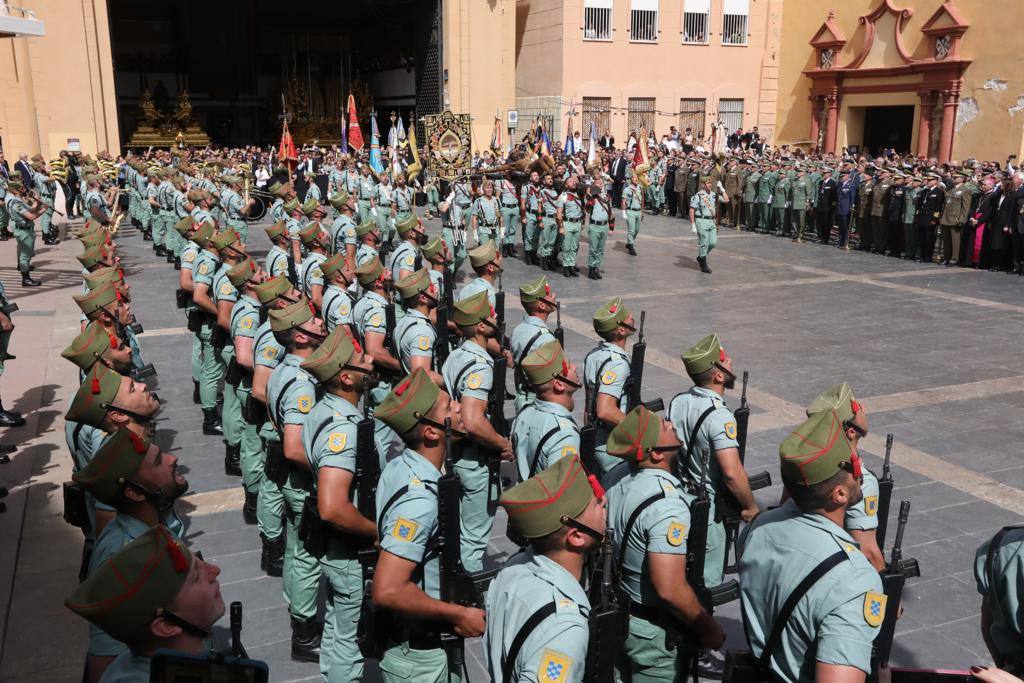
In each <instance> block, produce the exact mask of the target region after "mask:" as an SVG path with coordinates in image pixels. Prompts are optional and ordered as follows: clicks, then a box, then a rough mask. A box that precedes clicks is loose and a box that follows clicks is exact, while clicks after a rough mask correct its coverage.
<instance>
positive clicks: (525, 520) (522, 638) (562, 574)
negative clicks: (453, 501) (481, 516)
mask: <svg viewBox="0 0 1024 683" xmlns="http://www.w3.org/2000/svg"><path fill="white" fill-rule="evenodd" d="M598 488H599V487H598ZM500 503H501V505H502V507H504V508H505V510H506V512H507V513H508V518H509V524H510V525H511V526H512V527H513V528H514V529H515V530H516V531H517V532H518V533H519V535H520V536H522V537H523V538H525V539H527V540H528V541H529V542H530V548H529V549H528V550H526V551H525V552H523V553H520V554H518V555H516V556H515V557H513V558H512V559H511V560H509V561H508V562H507V563H506V564H505V566H504V567H503V568H502V570H501V571H500V572H499V573H498V576H497V577H495V579H494V581H493V582H492V583H491V585H490V587H489V588H488V591H487V614H488V615H489V616H490V618H489V619H488V620H487V629H486V631H485V632H484V642H483V646H484V656H485V657H486V658H487V668H488V670H489V671H490V674H491V680H494V681H534V680H536V681H562V682H563V683H579V681H581V680H582V678H583V672H584V669H585V668H586V660H587V646H588V642H589V636H590V632H589V627H588V623H587V617H588V616H589V614H590V601H589V599H588V598H587V594H586V593H585V592H584V591H583V588H582V587H581V585H580V583H581V581H582V577H583V570H584V567H585V566H586V560H587V557H588V556H589V555H591V554H592V553H593V552H594V551H595V550H596V549H597V548H598V547H599V546H600V544H601V541H602V540H603V538H604V534H605V531H606V525H605V509H604V500H603V491H597V490H595V489H594V487H593V486H592V484H591V483H590V481H589V480H588V479H587V476H586V471H585V470H584V469H583V467H582V465H580V461H579V458H576V457H572V458H564V459H562V460H559V461H558V462H557V463H554V464H553V465H552V466H551V467H550V468H548V469H545V470H543V471H542V472H540V473H538V474H537V476H536V477H534V478H532V479H528V480H526V481H524V482H523V483H521V484H518V485H517V486H514V487H512V488H510V489H509V490H508V491H506V492H505V493H504V494H502V496H501V500H500ZM545 612H546V613H547V616H545V617H544V618H543V619H540V620H537V617H536V615H538V614H544V613H545ZM517 645H518V648H517V649H516V651H515V652H513V648H516V646H517Z"/></svg>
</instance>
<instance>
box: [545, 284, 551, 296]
mask: <svg viewBox="0 0 1024 683" xmlns="http://www.w3.org/2000/svg"><path fill="white" fill-rule="evenodd" d="M544 293H545V294H550V293H551V285H544Z"/></svg>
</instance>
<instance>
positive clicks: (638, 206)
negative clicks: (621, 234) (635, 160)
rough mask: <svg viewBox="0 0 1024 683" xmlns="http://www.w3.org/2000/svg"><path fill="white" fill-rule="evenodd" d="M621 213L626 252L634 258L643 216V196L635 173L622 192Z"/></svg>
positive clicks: (631, 175) (631, 174) (630, 176)
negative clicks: (623, 217)
mask: <svg viewBox="0 0 1024 683" xmlns="http://www.w3.org/2000/svg"><path fill="white" fill-rule="evenodd" d="M622 211H623V213H624V214H625V217H626V251H628V252H629V254H630V255H631V256H636V246H635V244H634V243H635V242H636V236H637V233H639V232H640V221H641V220H643V215H644V195H643V191H642V190H641V189H640V186H639V185H637V182H636V173H632V172H631V173H630V175H629V184H628V185H626V187H625V188H623V190H622Z"/></svg>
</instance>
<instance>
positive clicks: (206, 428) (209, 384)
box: [153, 229, 226, 436]
mask: <svg viewBox="0 0 1024 683" xmlns="http://www.w3.org/2000/svg"><path fill="white" fill-rule="evenodd" d="M218 236H219V235H212V236H211V237H210V238H209V239H208V240H207V241H206V246H205V247H203V250H202V251H200V252H199V255H198V256H197V257H196V260H195V262H194V263H193V264H192V282H193V290H192V302H193V304H194V305H195V307H196V309H197V313H196V314H194V316H193V319H194V320H195V324H194V325H193V324H190V325H189V327H190V329H192V330H193V332H194V333H195V335H196V336H197V337H199V344H200V347H199V357H200V359H201V362H202V379H201V380H200V382H199V399H200V405H201V407H202V410H203V434H206V435H208V436H220V435H221V434H223V433H224V428H223V426H222V424H221V420H220V417H219V416H218V415H217V388H218V386H219V384H220V380H221V378H222V377H223V375H224V366H223V364H222V363H221V359H220V355H219V354H218V353H217V350H216V349H214V347H213V343H212V335H213V328H214V326H215V325H216V324H217V306H216V304H215V303H214V301H213V299H212V298H211V293H212V291H213V278H214V275H215V273H216V271H217V269H218V268H219V267H220V254H219V249H218V241H217V238H218ZM153 239H154V240H156V233H155V229H154V236H153ZM221 240H222V241H223V240H226V237H223V238H221ZM224 243H226V242H224Z"/></svg>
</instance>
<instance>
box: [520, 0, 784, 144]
mask: <svg viewBox="0 0 1024 683" xmlns="http://www.w3.org/2000/svg"><path fill="white" fill-rule="evenodd" d="M782 4H783V3H782V0H522V1H521V2H519V3H518V9H519V11H518V16H517V21H516V53H517V54H516V103H517V109H518V113H519V119H520V125H521V126H522V127H526V128H528V127H529V126H530V124H531V122H532V121H533V119H534V118H535V117H536V116H537V115H538V114H539V115H541V116H542V117H545V118H547V119H549V120H550V124H549V125H550V127H551V129H552V131H553V132H554V133H555V135H556V136H557V137H558V138H559V139H560V140H564V138H565V131H566V126H567V119H568V116H567V115H568V113H569V112H570V111H571V110H573V111H575V113H576V114H577V115H576V116H573V117H572V121H573V123H572V127H573V129H574V130H579V131H582V134H583V137H584V138H586V137H587V136H588V135H589V131H590V123H591V121H593V122H594V124H595V126H596V128H597V132H598V135H602V134H604V132H605V131H609V132H610V133H611V135H612V136H614V137H615V139H616V141H617V146H620V147H621V146H622V144H623V143H624V142H625V141H626V139H627V136H628V135H629V133H630V132H631V131H638V130H639V129H640V128H647V129H648V130H650V129H651V128H653V130H654V131H655V133H656V135H658V136H659V137H660V136H661V135H662V134H665V133H668V132H669V127H670V126H676V127H677V128H678V129H679V130H680V131H681V132H682V131H685V129H686V128H687V127H689V128H691V129H692V131H693V134H694V136H695V137H696V136H697V135H698V133H703V134H704V136H705V138H708V139H709V138H710V137H711V131H712V124H718V125H721V126H724V127H725V128H728V129H729V130H730V131H732V130H736V129H737V128H743V129H744V130H749V129H750V128H752V127H754V126H757V127H758V129H759V132H760V133H761V134H762V136H765V135H766V136H768V137H769V138H770V137H771V135H772V132H773V129H774V127H775V106H776V105H775V103H776V97H777V89H778V88H777V79H778V59H779V35H780V31H781V24H780V20H781V18H782Z"/></svg>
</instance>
